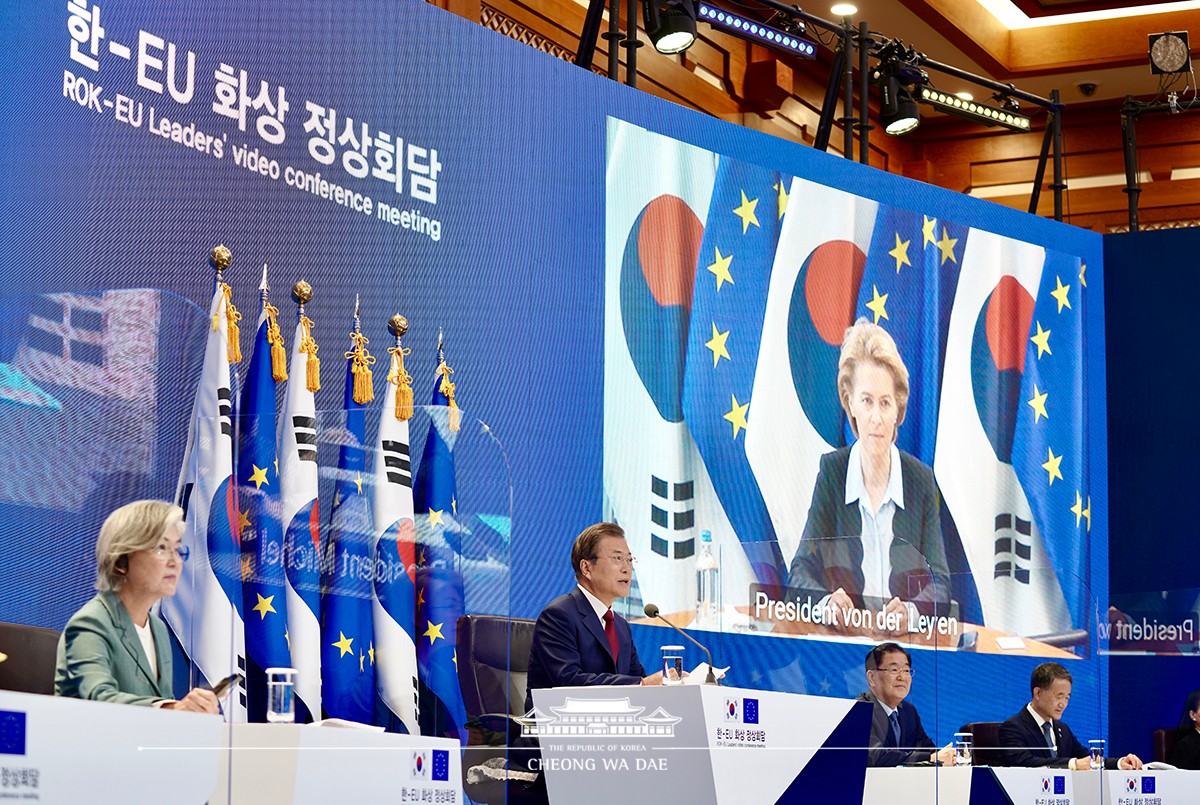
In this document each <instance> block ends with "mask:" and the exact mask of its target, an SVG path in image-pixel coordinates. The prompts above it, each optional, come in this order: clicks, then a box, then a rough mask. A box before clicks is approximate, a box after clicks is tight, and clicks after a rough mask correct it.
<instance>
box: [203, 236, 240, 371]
mask: <svg viewBox="0 0 1200 805" xmlns="http://www.w3.org/2000/svg"><path fill="white" fill-rule="evenodd" d="M208 264H209V265H210V266H212V268H213V271H215V272H217V286H218V287H219V288H220V289H221V293H222V294H223V295H224V297H225V335H226V338H227V340H228V342H229V343H228V345H227V348H226V358H227V359H228V361H229V362H230V363H241V362H242V345H241V331H240V329H239V328H238V322H239V321H241V318H242V314H241V313H238V309H237V308H236V307H234V304H233V289H232V288H230V287H229V283H227V282H225V269H227V268H229V267H230V266H231V265H233V253H232V252H230V251H229V249H228V247H226V246H225V244H224V243H222V244H221V245H220V246H217V247H216V248H215V249H213V250H212V252H211V253H210V254H209V256H208ZM216 327H217V324H216V319H215V318H214V319H213V329H216Z"/></svg>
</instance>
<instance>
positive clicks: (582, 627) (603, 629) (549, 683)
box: [525, 523, 662, 710]
mask: <svg viewBox="0 0 1200 805" xmlns="http://www.w3.org/2000/svg"><path fill="white" fill-rule="evenodd" d="M571 566H572V568H573V569H574V570H575V581H576V582H577V586H576V587H575V589H574V590H572V591H571V592H569V593H567V594H566V595H563V596H559V597H558V598H556V599H554V600H553V601H551V602H550V603H549V605H547V606H546V608H545V609H544V610H542V614H541V615H539V616H538V619H537V624H536V625H535V626H534V628H533V643H532V645H531V646H530V649H529V678H528V693H527V694H526V696H525V709H526V710H529V709H532V707H533V691H534V689H536V688H553V687H570V686H576V685H638V684H641V685H661V684H662V672H661V671H659V672H657V673H654V674H651V675H649V676H646V671H645V669H644V668H643V667H642V663H641V661H639V660H638V655H637V648H636V647H635V646H634V645H633V637H632V635H631V634H630V631H629V623H628V622H627V621H626V620H625V619H624V618H622V617H621V616H620V615H618V614H617V613H615V612H613V611H612V605H613V602H614V601H616V600H617V599H618V598H624V597H625V596H626V595H628V594H629V584H630V582H631V581H632V579H633V555H632V554H630V552H629V544H628V543H627V542H626V541H625V532H624V531H623V530H622V529H621V527H620V526H619V525H615V524H613V523H596V524H595V525H591V526H588V527H587V528H585V529H584V530H583V532H582V533H581V534H580V535H579V536H578V537H576V538H575V545H574V546H573V547H572V548H571Z"/></svg>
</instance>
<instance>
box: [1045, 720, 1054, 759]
mask: <svg viewBox="0 0 1200 805" xmlns="http://www.w3.org/2000/svg"><path fill="white" fill-rule="evenodd" d="M1042 733H1043V734H1044V735H1045V736H1046V746H1048V747H1050V757H1058V750H1057V749H1055V748H1054V726H1053V725H1052V724H1051V723H1050V722H1049V721H1043V722H1042Z"/></svg>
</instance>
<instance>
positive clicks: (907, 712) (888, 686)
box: [858, 643, 954, 766]
mask: <svg viewBox="0 0 1200 805" xmlns="http://www.w3.org/2000/svg"><path fill="white" fill-rule="evenodd" d="M865 665H866V670H867V687H869V688H870V689H871V692H870V693H864V694H862V695H860V696H859V697H858V700H859V701H863V702H871V703H873V704H874V705H875V708H874V712H873V713H872V715H871V741H870V744H868V746H869V747H870V748H869V750H868V758H867V765H869V766H907V765H913V764H916V763H940V764H941V765H943V766H951V765H953V764H954V749H953V748H952V747H945V748H944V749H942V750H940V751H938V750H937V749H935V747H934V745H933V741H932V740H931V739H930V738H929V736H928V735H926V734H925V728H924V727H922V726H921V717H920V716H919V715H917V708H916V707H914V706H913V705H912V704H910V703H909V702H906V701H905V700H904V699H905V697H906V696H908V691H909V689H910V688H911V687H912V674H913V670H912V657H910V656H909V653H908V651H906V650H905V649H904V647H903V646H901V645H899V644H898V643H880V644H879V645H878V646H875V648H873V649H871V650H870V651H868V652H867V659H866V663H865Z"/></svg>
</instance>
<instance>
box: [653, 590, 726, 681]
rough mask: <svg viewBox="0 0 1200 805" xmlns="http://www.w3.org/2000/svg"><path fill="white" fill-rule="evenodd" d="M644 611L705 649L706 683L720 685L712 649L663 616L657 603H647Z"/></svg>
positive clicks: (702, 649)
mask: <svg viewBox="0 0 1200 805" xmlns="http://www.w3.org/2000/svg"><path fill="white" fill-rule="evenodd" d="M644 611H645V613H646V617H647V618H658V619H659V620H660V621H662V622H663V623H665V624H666V625H667V626H670V627H671V628H672V629H674V630H675V631H677V632H679V633H680V634H681V635H683V636H684V637H686V638H687V639H688V640H691V641H692V642H693V643H695V644H696V645H697V646H699V647H700V650H701V651H703V652H704V653H705V654H706V655H707V656H708V678H706V679H705V680H704V684H705V685H720V684H721V683H720V682H719V681H718V680H717V675H716V674H714V673H713V658H712V652H711V651H709V650H708V649H707V648H705V647H704V644H703V643H701V642H700V641H699V640H697V639H696V638H694V637H692V636H691V635H690V634H688V633H687V632H685V631H683V630H682V629H680V628H679V627H678V626H676V625H675V624H673V623H671V622H670V621H669V620H667V619H666V618H664V617H663V616H662V614H661V613H659V611H658V606H657V605H655V604H646V608H645V610H644Z"/></svg>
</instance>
